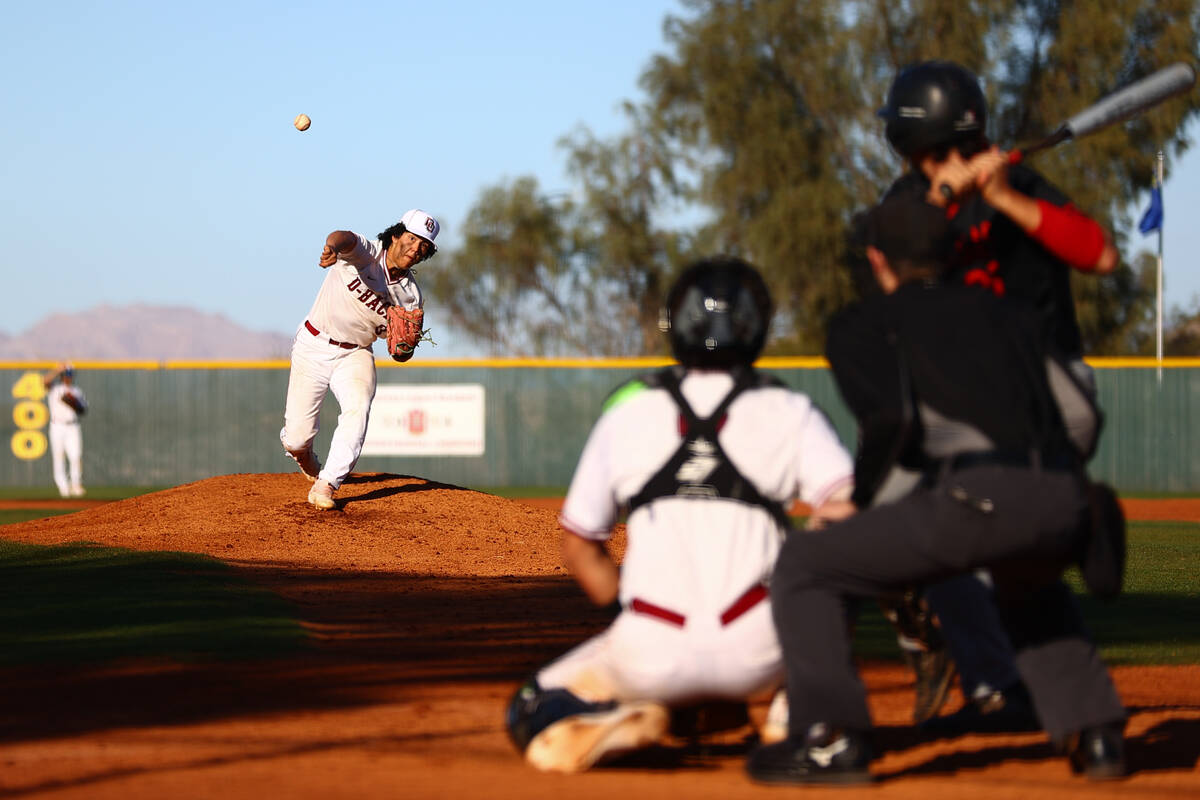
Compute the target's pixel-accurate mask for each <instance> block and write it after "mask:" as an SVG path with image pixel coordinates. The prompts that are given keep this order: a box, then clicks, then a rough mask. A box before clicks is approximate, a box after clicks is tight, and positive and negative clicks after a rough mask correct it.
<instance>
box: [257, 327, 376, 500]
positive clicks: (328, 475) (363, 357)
mask: <svg viewBox="0 0 1200 800" xmlns="http://www.w3.org/2000/svg"><path fill="white" fill-rule="evenodd" d="M330 390H332V391H333V396H334V397H335V398H336V399H337V402H338V407H339V408H340V409H341V413H339V414H338V419H337V427H336V428H334V431H333V439H332V441H330V443H329V457H328V458H326V459H325V467H324V469H322V470H321V474H320V476H319V477H320V478H321V480H323V481H326V482H327V483H329V485H330V486H332V487H333V488H334V489H337V488H338V487H339V486H341V485H342V481H343V480H344V479H345V477H346V476H347V475H349V474H350V470H352V469H354V465H355V463H356V462H357V461H358V456H359V454H360V453H361V452H362V445H363V439H365V438H366V437H367V417H368V415H369V414H370V412H371V401H372V400H373V399H374V398H375V356H374V354H373V353H372V352H371V350H370V349H369V348H359V349H357V350H344V349H342V348H340V347H337V346H336V345H332V344H329V341H328V337H325V336H313V335H312V334H310V333H309V332H308V331H307V329H305V328H303V327H302V328H301V329H300V330H299V331H298V332H297V333H296V338H295V340H293V342H292V370H291V374H290V375H289V377H288V391H287V405H286V406H285V408H284V412H283V430H281V431H280V432H279V439H280V441H281V442H283V447H284V449H285V450H293V451H295V450H304V449H305V448H308V447H311V446H312V443H313V440H314V439H316V437H317V429H318V428H319V426H320V419H319V418H320V413H321V402H322V401H323V400H324V399H325V394H326V393H327V392H328V391H330Z"/></svg>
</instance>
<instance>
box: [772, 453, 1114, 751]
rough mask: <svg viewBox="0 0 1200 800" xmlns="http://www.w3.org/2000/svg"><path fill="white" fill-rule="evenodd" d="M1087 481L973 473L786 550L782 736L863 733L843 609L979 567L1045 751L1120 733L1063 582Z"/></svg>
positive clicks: (780, 620)
mask: <svg viewBox="0 0 1200 800" xmlns="http://www.w3.org/2000/svg"><path fill="white" fill-rule="evenodd" d="M1088 513H1089V512H1088V501H1087V496H1086V493H1085V489H1084V485H1083V480H1082V478H1081V477H1080V476H1077V475H1074V474H1071V473H1068V472H1054V471H1041V470H1036V469H1031V468H1023V467H1008V466H980V467H973V468H969V469H963V470H960V471H957V472H952V473H950V474H948V475H946V476H944V477H943V478H942V480H941V481H940V482H939V483H938V484H936V485H935V486H933V487H931V488H929V489H921V490H918V491H916V492H913V493H912V494H910V495H909V496H908V497H906V498H904V499H903V500H900V501H899V502H896V503H892V504H890V505H886V506H879V507H876V508H873V509H870V510H869V511H864V512H863V513H861V514H858V515H856V516H854V517H851V518H850V519H848V520H846V521H844V522H840V523H837V524H836V525H831V526H830V527H829V528H827V529H825V530H822V531H816V532H810V533H806V534H805V535H803V536H789V537H787V538H786V539H785V540H784V543H783V549H782V550H781V552H780V554H779V560H778V561H777V562H776V565H775V575H774V578H773V580H772V587H771V601H772V606H773V608H774V612H775V620H776V623H777V625H778V627H779V630H780V639H781V641H782V644H783V650H784V654H785V661H786V663H787V692H788V703H789V706H790V718H789V726H790V730H791V732H792V734H793V735H803V734H804V733H805V732H806V731H807V730H808V729H809V727H810V726H811V725H813V724H814V723H817V722H824V723H826V724H828V725H830V726H832V727H835V728H848V729H851V730H865V729H867V728H869V727H870V726H871V719H870V714H869V712H868V710H867V702H866V692H865V691H864V690H863V685H862V683H861V682H860V681H859V680H858V676H857V675H856V674H855V669H854V666H853V662H852V661H851V657H850V640H849V636H848V633H847V625H846V617H845V607H844V604H845V602H846V597H847V596H876V595H878V594H879V593H880V592H881V591H883V590H884V589H887V588H892V587H895V586H903V585H907V584H909V583H912V582H920V581H928V580H937V579H940V578H944V577H947V576H949V575H953V574H957V573H963V572H967V571H969V570H971V569H974V568H977V567H981V566H986V567H989V568H990V569H991V572H992V578H993V581H994V582H995V587H996V588H995V590H996V602H997V605H998V607H999V609H1000V613H1001V614H1002V615H1003V618H1004V622H1005V626H1006V627H1007V628H1008V630H1009V631H1010V632H1011V633H1012V636H1013V642H1012V644H1013V647H1014V648H1015V650H1016V654H1017V669H1018V671H1019V672H1020V674H1021V678H1022V680H1024V681H1025V685H1026V686H1027V687H1028V688H1029V692H1030V694H1031V695H1032V697H1033V703H1034V708H1035V709H1036V710H1037V714H1038V717H1039V719H1040V720H1041V722H1042V726H1043V727H1044V728H1045V729H1046V732H1047V733H1049V734H1050V736H1051V738H1052V739H1054V740H1056V741H1057V740H1061V739H1063V738H1064V737H1065V736H1066V735H1067V734H1070V733H1073V732H1075V731H1079V730H1082V729H1083V728H1087V727H1090V726H1094V725H1103V724H1107V723H1110V722H1117V721H1121V720H1124V718H1125V711H1124V709H1123V707H1122V706H1121V700H1120V698H1119V697H1118V696H1117V693H1116V690H1115V689H1114V688H1113V684H1112V681H1111V679H1110V678H1109V676H1108V671H1107V670H1106V669H1105V667H1104V664H1103V662H1101V661H1100V658H1099V656H1098V655H1097V653H1096V648H1095V646H1094V645H1093V644H1092V643H1091V641H1090V640H1089V639H1088V636H1087V634H1086V632H1085V630H1084V626H1083V619H1082V617H1081V616H1080V613H1079V608H1078V606H1077V604H1076V603H1075V600H1074V597H1073V596H1072V594H1071V592H1070V590H1069V589H1067V587H1066V585H1064V584H1063V582H1062V581H1061V580H1060V578H1059V576H1060V574H1061V572H1062V569H1063V567H1064V566H1065V565H1066V564H1067V563H1068V562H1069V561H1070V560H1071V558H1072V557H1073V554H1074V553H1075V552H1076V550H1077V548H1078V545H1079V544H1080V540H1081V537H1083V536H1084V535H1086V533H1085V528H1084V525H1083V524H1084V521H1085V520H1086V518H1087V514H1088Z"/></svg>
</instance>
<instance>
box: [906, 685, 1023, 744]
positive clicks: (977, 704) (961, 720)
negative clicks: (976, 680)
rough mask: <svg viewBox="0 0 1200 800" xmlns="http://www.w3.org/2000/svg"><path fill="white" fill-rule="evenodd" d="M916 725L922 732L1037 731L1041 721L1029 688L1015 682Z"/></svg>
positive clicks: (983, 693)
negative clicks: (953, 710)
mask: <svg viewBox="0 0 1200 800" xmlns="http://www.w3.org/2000/svg"><path fill="white" fill-rule="evenodd" d="M917 727H918V729H919V730H920V731H921V732H922V733H925V734H930V735H934V736H939V737H949V736H961V735H963V734H967V733H1022V732H1026V731H1040V730H1041V729H1042V724H1041V722H1039V721H1038V716H1037V712H1036V711H1035V710H1034V708H1033V698H1031V697H1030V696H1029V690H1028V689H1026V688H1025V684H1023V683H1020V682H1018V683H1016V684H1014V685H1012V686H1010V687H1008V688H1007V689H1004V690H988V691H984V692H982V693H981V694H980V695H979V696H978V697H975V698H972V699H971V700H970V701H968V702H967V703H966V704H965V705H964V706H963V707H962V708H960V709H959V710H958V711H955V712H954V713H953V714H947V715H946V716H944V717H932V718H930V719H927V720H925V721H924V722H922V723H920V724H919V725H918V726H917Z"/></svg>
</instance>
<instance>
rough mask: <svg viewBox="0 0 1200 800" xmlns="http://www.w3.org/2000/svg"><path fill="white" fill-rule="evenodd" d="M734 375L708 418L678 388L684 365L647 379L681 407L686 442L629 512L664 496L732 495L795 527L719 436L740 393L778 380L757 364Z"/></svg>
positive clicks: (634, 499) (727, 497) (712, 497)
mask: <svg viewBox="0 0 1200 800" xmlns="http://www.w3.org/2000/svg"><path fill="white" fill-rule="evenodd" d="M733 377H734V383H733V388H732V389H731V390H730V391H729V394H727V395H725V399H723V400H722V401H721V403H720V404H719V405H718V406H717V408H716V410H714V411H713V413H712V414H711V415H709V416H708V418H707V419H700V418H699V417H698V416H696V412H694V411H693V410H692V407H691V406H690V405H688V402H687V400H685V399H684V397H683V393H682V392H681V391H680V388H679V385H680V380H681V378H682V370H681V369H680V368H677V367H670V368H668V369H665V370H662V371H660V372H656V373H652V374H651V375H649V376H647V377H646V378H644V381H645V383H646V385H647V386H650V387H656V388H660V389H664V390H666V392H667V393H668V394H670V395H671V398H672V399H673V400H674V401H675V405H676V406H678V407H679V429H680V434H681V435H682V436H683V441H682V442H681V443H680V445H679V449H678V450H676V451H675V453H674V455H672V456H671V457H670V458H669V459H667V463H665V464H663V466H662V467H661V468H660V469H659V470H658V472H656V473H654V475H652V476H651V477H650V479H649V480H648V481H646V484H645V485H644V486H643V487H642V488H641V490H640V491H639V492H638V493H637V494H635V495H634V496H633V497H631V498H630V499H629V513H631V514H632V513H633V512H634V511H635V510H636V509H638V508H640V507H642V506H644V505H646V504H647V503H653V502H654V501H656V500H660V499H662V498H665V497H689V498H696V499H701V500H704V499H710V500H732V501H734V502H739V503H747V504H750V505H756V506H760V507H761V508H764V509H766V510H767V512H769V513H770V514H771V516H772V517H774V518H775V521H776V522H778V523H779V525H780V526H781V527H782V528H784V529H785V530H786V529H787V528H790V527H791V520H790V519H789V518H788V515H787V512H786V511H785V510H784V507H783V504H782V503H779V502H776V501H775V500H771V499H768V498H767V497H765V496H764V495H763V494H762V493H761V492H760V491H759V490H758V488H757V487H756V486H755V485H754V484H753V483H751V482H750V481H749V480H748V479H747V478H746V477H745V476H744V475H742V473H741V472H739V471H738V468H737V467H736V466H734V464H733V462H732V461H730V460H729V456H728V455H726V453H725V451H724V449H722V447H721V444H720V442H719V441H717V432H718V431H719V430H720V429H721V427H722V426H723V425H724V424H725V418H726V412H727V411H728V409H729V406H730V405H731V404H732V403H733V401H734V400H735V399H736V398H737V396H738V395H740V394H741V393H742V392H744V391H745V390H747V389H751V388H757V387H760V386H767V385H773V384H775V383H777V382H775V381H774V380H773V379H772V378H769V377H766V376H763V375H760V374H759V373H757V372H755V371H754V370H752V369H741V370H737V371H736V372H734V373H733Z"/></svg>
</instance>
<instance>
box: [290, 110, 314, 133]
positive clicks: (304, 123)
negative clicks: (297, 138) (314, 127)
mask: <svg viewBox="0 0 1200 800" xmlns="http://www.w3.org/2000/svg"><path fill="white" fill-rule="evenodd" d="M292 124H293V125H295V126H296V130H298V131H306V130H308V126H309V125H311V124H312V120H311V119H309V118H308V114H297V115H296V120H295V121H294V122H293V123H292Z"/></svg>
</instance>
